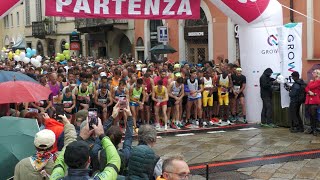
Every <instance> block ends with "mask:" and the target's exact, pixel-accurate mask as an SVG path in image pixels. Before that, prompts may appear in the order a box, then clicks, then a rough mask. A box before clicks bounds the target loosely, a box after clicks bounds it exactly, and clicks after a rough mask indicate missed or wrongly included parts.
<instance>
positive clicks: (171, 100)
mask: <svg viewBox="0 0 320 180" xmlns="http://www.w3.org/2000/svg"><path fill="white" fill-rule="evenodd" d="M175 103H176V100H175V99H174V98H172V97H169V101H168V107H174V105H175Z"/></svg>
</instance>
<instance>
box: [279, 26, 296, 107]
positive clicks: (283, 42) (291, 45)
mask: <svg viewBox="0 0 320 180" xmlns="http://www.w3.org/2000/svg"><path fill="white" fill-rule="evenodd" d="M278 34H279V37H280V41H279V52H280V57H281V59H282V64H281V74H282V75H283V76H284V77H285V78H286V79H287V80H288V82H289V83H293V80H292V78H291V73H293V72H299V74H301V73H302V23H290V24H286V25H284V26H282V27H279V28H278ZM289 104H290V97H289V92H288V91H286V90H285V89H284V88H282V89H281V106H282V108H285V107H289Z"/></svg>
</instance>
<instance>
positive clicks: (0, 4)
mask: <svg viewBox="0 0 320 180" xmlns="http://www.w3.org/2000/svg"><path fill="white" fill-rule="evenodd" d="M21 2H23V0H6V1H5V0H1V1H0V19H2V18H3V17H4V16H6V15H7V14H8V13H9V12H10V11H11V10H12V9H13V8H14V7H15V6H17V5H19V3H21Z"/></svg>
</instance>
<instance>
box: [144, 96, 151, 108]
mask: <svg viewBox="0 0 320 180" xmlns="http://www.w3.org/2000/svg"><path fill="white" fill-rule="evenodd" d="M144 105H146V106H151V107H152V106H153V101H152V96H149V99H148V101H145V102H144Z"/></svg>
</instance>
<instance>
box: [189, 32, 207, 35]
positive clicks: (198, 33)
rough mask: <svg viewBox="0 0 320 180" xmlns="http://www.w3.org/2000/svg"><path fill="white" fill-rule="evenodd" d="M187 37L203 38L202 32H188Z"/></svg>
mask: <svg viewBox="0 0 320 180" xmlns="http://www.w3.org/2000/svg"><path fill="white" fill-rule="evenodd" d="M188 36H204V32H188Z"/></svg>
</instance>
